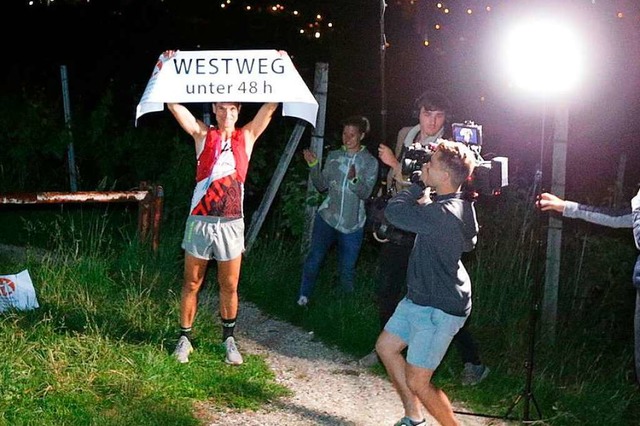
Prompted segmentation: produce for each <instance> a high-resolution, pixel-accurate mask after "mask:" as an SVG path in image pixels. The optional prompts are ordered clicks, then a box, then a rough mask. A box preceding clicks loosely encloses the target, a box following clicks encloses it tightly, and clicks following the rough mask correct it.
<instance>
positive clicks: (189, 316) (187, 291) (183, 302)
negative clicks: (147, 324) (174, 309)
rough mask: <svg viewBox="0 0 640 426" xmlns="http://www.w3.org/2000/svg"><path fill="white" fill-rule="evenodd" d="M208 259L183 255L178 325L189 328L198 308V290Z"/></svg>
mask: <svg viewBox="0 0 640 426" xmlns="http://www.w3.org/2000/svg"><path fill="white" fill-rule="evenodd" d="M208 263H209V261H208V260H205V259H199V258H197V257H194V256H192V255H190V254H188V253H185V257H184V282H183V284H182V292H181V296H180V326H181V327H183V328H191V327H192V326H193V321H194V320H195V317H196V313H197V310H198V292H199V291H200V287H202V282H203V281H204V276H205V273H206V271H207V264H208Z"/></svg>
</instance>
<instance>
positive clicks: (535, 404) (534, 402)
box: [531, 394, 542, 420]
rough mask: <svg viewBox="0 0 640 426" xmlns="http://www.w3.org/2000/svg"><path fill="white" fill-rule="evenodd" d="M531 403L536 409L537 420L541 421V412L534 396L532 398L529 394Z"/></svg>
mask: <svg viewBox="0 0 640 426" xmlns="http://www.w3.org/2000/svg"><path fill="white" fill-rule="evenodd" d="M531 401H533V406H534V407H536V411H537V412H538V420H542V410H540V406H539V405H538V401H536V398H535V396H533V394H531Z"/></svg>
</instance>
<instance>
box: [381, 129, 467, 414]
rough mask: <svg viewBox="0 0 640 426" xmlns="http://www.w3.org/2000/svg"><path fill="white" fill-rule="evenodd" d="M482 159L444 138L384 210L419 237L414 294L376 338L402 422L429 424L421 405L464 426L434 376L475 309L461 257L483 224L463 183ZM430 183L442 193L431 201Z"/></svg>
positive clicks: (410, 291) (413, 261)
mask: <svg viewBox="0 0 640 426" xmlns="http://www.w3.org/2000/svg"><path fill="white" fill-rule="evenodd" d="M475 164H476V161H475V157H474V154H473V152H472V151H471V150H470V149H469V148H468V147H467V146H466V145H465V144H463V143H460V142H453V141H447V140H442V141H441V142H440V143H438V145H437V147H436V148H435V150H434V153H433V154H432V155H431V158H430V160H429V161H428V162H426V163H424V164H423V165H422V167H421V174H420V175H419V179H414V180H413V183H411V184H410V186H409V187H408V188H406V189H404V190H402V191H400V192H399V193H398V194H396V195H395V196H394V197H393V198H391V200H390V201H389V205H388V206H387V208H386V210H385V216H386V218H387V219H388V220H389V222H390V223H391V224H393V225H394V226H396V227H398V228H401V229H404V230H407V231H410V232H413V233H415V234H416V237H415V243H414V245H413V249H412V250H411V256H410V257H409V264H408V268H407V276H406V279H407V293H406V295H405V297H404V298H403V299H402V300H401V301H400V303H399V304H398V306H397V307H396V310H395V311H394V313H393V315H392V316H391V318H390V319H389V321H387V324H386V325H385V326H384V330H383V331H382V333H380V336H379V337H378V341H377V342H376V352H377V353H378V355H379V357H380V359H381V360H382V363H383V364H384V366H385V368H386V370H387V373H388V374H389V376H390V378H391V381H392V382H393V385H394V387H395V389H396V392H398V394H399V396H400V399H401V400H402V404H403V406H404V411H405V416H404V417H403V418H402V419H401V420H400V421H399V422H398V423H396V426H403V425H404V426H415V425H420V424H424V423H425V419H424V417H423V413H422V407H421V406H422V405H424V407H425V408H426V409H427V411H428V412H429V414H431V415H432V416H433V417H434V418H435V419H436V420H437V421H438V422H439V423H440V424H442V425H457V424H459V422H458V420H457V419H456V418H455V415H454V413H453V409H452V407H451V403H450V401H449V398H448V397H447V395H446V394H445V393H444V392H443V391H442V390H441V389H439V388H437V387H436V386H434V385H433V384H432V383H431V377H432V375H433V373H434V371H435V369H436V368H437V367H438V365H439V364H440V362H441V361H442V359H443V357H444V355H445V354H446V352H447V349H448V347H449V344H450V343H451V341H452V340H453V337H454V336H455V335H456V333H457V332H458V330H460V329H461V328H462V326H463V325H464V323H465V321H466V320H467V317H468V316H469V314H470V313H471V278H470V277H469V274H468V273H467V271H466V269H465V267H464V265H463V264H462V260H461V259H462V255H463V253H465V252H469V251H471V250H473V249H474V248H475V244H476V241H477V235H478V228H479V227H478V222H477V220H476V212H475V208H474V204H473V202H472V201H468V200H467V199H465V197H464V196H463V193H462V184H463V183H464V182H465V181H466V180H467V179H468V178H469V176H471V173H472V172H473V169H474V167H475ZM427 186H428V187H430V188H432V189H434V190H435V192H436V194H437V195H436V196H435V198H434V200H433V201H432V202H430V203H426V204H425V203H422V202H421V199H422V198H423V197H424V192H425V189H426V187H427ZM405 349H407V354H406V359H405V357H404V355H403V351H404V350H405Z"/></svg>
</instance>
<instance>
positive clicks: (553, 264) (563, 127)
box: [541, 105, 569, 343]
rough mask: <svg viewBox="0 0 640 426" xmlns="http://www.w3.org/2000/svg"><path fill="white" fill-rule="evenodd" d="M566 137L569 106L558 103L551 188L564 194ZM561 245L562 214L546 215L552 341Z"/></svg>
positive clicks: (546, 312)
mask: <svg viewBox="0 0 640 426" xmlns="http://www.w3.org/2000/svg"><path fill="white" fill-rule="evenodd" d="M568 138H569V110H568V107H567V106H566V105H557V106H556V109H555V123H554V131H553V168H552V175H551V192H552V193H553V194H555V195H557V196H558V197H560V198H564V196H565V195H564V193H565V181H566V179H565V177H566V168H567V167H566V164H567V140H568ZM561 246H562V218H557V217H553V216H550V217H549V229H548V231H547V258H546V268H545V284H544V296H543V300H542V316H541V318H542V326H543V329H544V331H545V332H546V333H545V334H546V336H547V338H548V340H549V343H554V342H555V336H556V320H557V315H558V287H559V285H558V282H559V280H560V252H561Z"/></svg>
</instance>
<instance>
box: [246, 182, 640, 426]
mask: <svg viewBox="0 0 640 426" xmlns="http://www.w3.org/2000/svg"><path fill="white" fill-rule="evenodd" d="M477 207H478V216H479V221H480V223H481V224H482V225H483V226H482V229H481V234H480V239H479V245H478V247H477V248H476V250H475V251H474V252H473V253H471V255H470V256H468V257H467V258H466V259H465V264H466V266H467V268H468V270H469V272H470V274H471V276H472V280H473V286H474V295H473V297H474V307H473V314H472V316H471V317H470V319H469V321H470V329H471V331H472V333H473V335H474V337H475V339H476V341H477V342H478V344H479V347H480V352H481V356H482V359H483V361H484V363H485V364H487V365H488V366H490V368H491V373H490V375H489V377H488V378H487V379H486V380H485V381H483V382H482V383H481V384H480V385H478V386H474V387H463V386H461V385H460V382H459V374H460V372H461V370H462V363H461V361H460V358H459V355H458V354H457V352H456V351H455V350H451V351H449V352H448V353H447V355H446V357H445V359H444V361H443V363H442V365H441V367H440V368H439V369H438V370H437V371H436V375H435V376H434V380H435V381H436V383H437V384H438V385H439V386H442V387H443V388H444V389H445V390H446V392H447V393H448V395H449V396H450V397H451V398H453V399H454V400H459V401H464V402H465V404H466V405H467V406H468V407H469V408H470V409H471V410H472V411H473V412H475V413H482V414H488V415H494V416H498V417H503V416H504V415H505V414H506V413H507V412H509V413H510V417H511V418H515V419H520V420H523V419H524V418H525V414H524V410H525V406H527V408H528V411H529V416H528V420H531V421H532V420H536V421H539V423H541V424H542V423H544V424H549V425H593V426H596V425H597V426H600V425H604V424H607V425H609V424H610V425H613V424H615V425H635V424H638V421H639V420H638V419H640V395H639V394H638V387H637V385H636V384H635V383H634V379H633V352H632V351H633V319H632V318H633V301H634V298H635V291H634V290H633V288H632V286H631V283H630V271H631V270H632V268H633V262H634V260H635V256H636V252H635V250H634V247H633V242H632V241H631V239H630V231H629V230H623V232H618V231H617V230H610V231H609V232H605V231H604V230H602V229H599V230H596V229H595V228H590V227H585V226H581V224H577V223H576V224H571V223H567V224H566V225H565V226H566V231H565V248H564V253H565V254H564V255H563V256H564V258H563V262H564V263H563V272H562V277H561V290H560V294H559V302H558V323H557V325H556V337H555V340H553V339H551V338H550V337H549V336H547V335H543V333H542V329H541V328H540V320H539V316H540V312H539V305H537V304H534V303H533V298H534V296H535V295H536V294H539V293H540V289H539V287H538V286H540V283H541V281H539V279H538V278H537V275H536V274H539V273H540V262H541V261H540V260H539V259H538V258H537V257H536V250H538V247H537V244H538V242H537V239H536V229H534V219H535V218H532V217H529V218H528V219H527V217H526V209H527V206H526V204H523V203H522V202H521V201H519V200H518V197H517V194H516V195H514V196H513V197H510V198H509V197H507V196H505V198H504V199H503V200H498V201H496V202H495V203H492V204H479V205H478V206H477ZM572 225H573V226H572ZM544 231H545V230H543V232H544ZM376 244H377V243H376V242H374V241H373V240H370V241H366V242H365V244H364V245H363V252H362V254H361V258H360V261H359V264H358V284H357V287H356V292H355V294H354V295H353V296H351V297H345V296H344V295H342V294H341V293H339V292H337V291H336V290H335V288H334V283H335V271H336V270H337V267H336V258H335V254H333V253H331V254H330V255H329V257H328V259H327V261H326V264H325V265H324V268H323V270H322V272H321V276H320V278H319V283H318V286H317V287H316V292H315V293H314V297H313V298H312V304H311V305H310V306H309V308H308V309H300V308H299V307H297V306H296V305H295V300H296V296H297V290H298V286H299V283H300V273H301V263H302V256H301V255H300V250H299V247H300V244H299V242H292V241H282V240H280V239H279V240H269V239H266V238H263V239H262V240H261V241H260V244H258V245H256V246H255V247H254V248H253V249H252V252H250V253H248V254H247V256H246V260H245V263H244V266H243V277H242V284H241V290H242V293H243V295H244V297H246V298H248V299H250V300H251V301H252V302H254V303H256V304H258V305H259V306H260V307H261V308H262V309H263V310H265V311H267V312H269V313H270V314H272V315H275V316H277V317H279V318H281V319H284V320H286V321H289V322H292V323H294V324H297V325H299V326H301V327H304V328H305V329H307V330H309V331H313V332H314V335H315V336H316V338H318V339H321V340H323V341H325V342H327V343H330V344H333V345H335V346H337V347H339V348H341V349H342V350H344V351H346V352H348V353H351V354H353V355H354V356H358V357H360V356H364V355H365V354H367V353H368V352H369V351H371V349H372V348H373V344H374V342H375V340H376V338H377V335H378V325H377V314H376V309H375V306H374V301H373V291H374V288H375V285H376V273H377V270H376V269H377V250H378V247H377V246H376ZM574 253H575V254H574ZM273 295H277V297H274V296H273ZM535 306H538V308H537V309H533V308H534V307H535ZM533 315H535V318H536V320H535V323H534V324H535V325H536V327H534V328H533V333H534V334H533V336H534V337H533V339H534V340H533V342H534V346H533V352H532V353H531V352H530V350H529V349H530V342H531V335H532V334H531V333H532V328H531V327H530V326H531V324H532V322H531V321H532V316H533ZM529 361H533V370H532V372H533V373H532V374H533V375H532V380H531V393H529V394H528V393H527V392H526V391H527V389H526V384H527V368H526V367H525V363H528V362H529ZM376 371H377V372H378V373H379V374H385V373H384V369H382V368H376ZM527 395H531V396H530V397H526V396H527ZM519 397H520V400H518V398H519ZM523 397H525V398H523ZM516 401H518V402H517V403H516ZM537 407H539V408H540V411H541V413H540V414H541V415H539V413H538V410H537Z"/></svg>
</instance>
